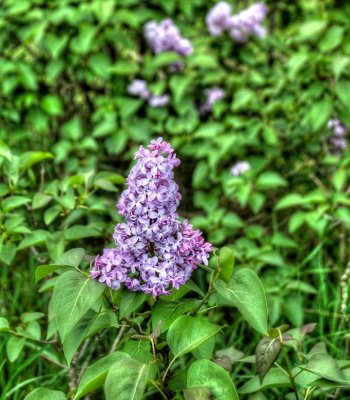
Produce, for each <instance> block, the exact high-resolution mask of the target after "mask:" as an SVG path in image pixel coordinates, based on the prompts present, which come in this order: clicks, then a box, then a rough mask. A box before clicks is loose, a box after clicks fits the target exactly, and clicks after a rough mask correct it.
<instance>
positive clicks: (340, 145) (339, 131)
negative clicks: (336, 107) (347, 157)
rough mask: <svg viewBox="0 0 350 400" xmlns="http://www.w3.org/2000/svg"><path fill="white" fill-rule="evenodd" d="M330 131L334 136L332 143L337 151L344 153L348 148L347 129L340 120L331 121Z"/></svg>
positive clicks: (329, 124)
mask: <svg viewBox="0 0 350 400" xmlns="http://www.w3.org/2000/svg"><path fill="white" fill-rule="evenodd" d="M327 126H328V128H329V129H332V131H333V136H332V137H331V138H330V143H331V144H332V146H333V147H334V148H335V149H336V150H340V151H343V150H345V149H346V147H347V140H346V138H345V135H346V131H347V129H346V127H345V125H344V124H343V123H342V122H341V121H340V120H339V119H330V120H329V121H328V124H327Z"/></svg>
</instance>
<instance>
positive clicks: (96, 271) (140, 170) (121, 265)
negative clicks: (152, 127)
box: [90, 138, 212, 297]
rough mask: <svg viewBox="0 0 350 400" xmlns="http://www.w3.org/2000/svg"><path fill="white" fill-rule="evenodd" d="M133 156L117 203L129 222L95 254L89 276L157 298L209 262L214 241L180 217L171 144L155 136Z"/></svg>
mask: <svg viewBox="0 0 350 400" xmlns="http://www.w3.org/2000/svg"><path fill="white" fill-rule="evenodd" d="M135 158H136V159H137V163H136V165H135V166H134V167H133V168H132V169H131V171H130V174H129V176H128V178H127V185H128V188H127V189H126V190H125V191H124V192H123V193H122V195H121V198H120V200H119V202H118V205H117V208H118V211H119V214H121V215H123V216H124V218H125V221H126V222H125V223H120V224H117V226H116V227H115V231H114V235H113V238H114V240H115V243H116V248H113V249H105V250H104V252H103V254H102V255H101V256H97V257H96V260H95V265H94V267H93V269H92V270H91V273H90V275H91V277H92V278H93V279H97V280H98V281H100V282H103V283H105V284H106V285H107V286H109V287H111V288H112V289H118V288H119V287H120V286H121V285H122V284H124V285H125V287H126V288H128V289H129V290H131V291H142V292H145V293H150V294H151V295H152V296H153V297H157V296H159V295H168V294H170V291H171V289H172V288H176V289H178V288H179V287H180V286H181V285H183V284H184V283H185V282H186V281H187V280H188V279H189V278H190V276H191V273H192V271H193V270H194V269H195V268H197V266H198V265H199V264H201V263H203V264H205V265H207V264H208V258H209V255H210V252H211V251H212V245H211V244H210V243H207V242H205V240H204V238H203V236H202V233H201V232H200V231H199V230H194V229H193V228H192V225H190V224H189V223H188V221H187V220H185V221H183V222H180V221H179V215H178V214H177V212H176V210H177V207H178V205H179V203H180V199H181V196H180V193H179V187H178V185H177V184H176V182H175V181H174V173H173V169H174V168H175V167H177V166H178V165H179V164H180V160H179V159H178V158H176V154H175V153H174V149H173V148H172V147H171V146H170V144H169V143H167V142H165V141H163V139H162V138H159V139H157V140H152V141H151V144H150V145H149V146H148V148H144V147H143V146H140V148H139V150H138V151H137V152H136V154H135Z"/></svg>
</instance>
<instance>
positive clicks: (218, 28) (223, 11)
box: [205, 1, 231, 36]
mask: <svg viewBox="0 0 350 400" xmlns="http://www.w3.org/2000/svg"><path fill="white" fill-rule="evenodd" d="M230 18H231V6H230V5H229V4H228V3H226V2H225V1H220V2H219V3H217V4H216V5H215V6H214V7H213V8H212V9H211V10H210V11H209V13H208V14H207V16H206V18H205V22H206V24H207V27H208V31H209V33H210V34H211V35H213V36H221V35H222V34H223V33H224V32H225V31H226V30H228V29H229V27H230Z"/></svg>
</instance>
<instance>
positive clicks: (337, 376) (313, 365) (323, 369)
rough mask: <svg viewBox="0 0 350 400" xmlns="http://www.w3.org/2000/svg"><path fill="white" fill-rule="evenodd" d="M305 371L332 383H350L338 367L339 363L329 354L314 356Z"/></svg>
mask: <svg viewBox="0 0 350 400" xmlns="http://www.w3.org/2000/svg"><path fill="white" fill-rule="evenodd" d="M302 368H303V367H302ZM304 369H306V370H307V371H309V372H312V373H314V374H316V375H318V376H321V377H322V378H325V379H328V380H330V381H335V382H339V383H344V382H347V383H349V382H348V381H346V379H345V376H344V374H343V372H342V371H341V369H340V368H339V367H338V364H337V361H336V360H335V359H334V358H333V357H331V356H330V355H328V354H324V353H316V354H313V355H312V356H311V357H310V359H309V361H308V363H307V364H306V366H305V367H304Z"/></svg>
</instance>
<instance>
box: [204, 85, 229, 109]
mask: <svg viewBox="0 0 350 400" xmlns="http://www.w3.org/2000/svg"><path fill="white" fill-rule="evenodd" d="M204 94H205V97H206V99H205V102H204V103H203V104H202V105H201V106H200V107H199V111H200V113H201V114H206V113H209V112H211V111H212V110H213V106H214V104H215V103H216V102H217V101H220V100H222V99H223V98H224V97H225V91H224V90H223V89H221V88H219V87H213V88H211V89H207V90H205V92H204Z"/></svg>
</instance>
